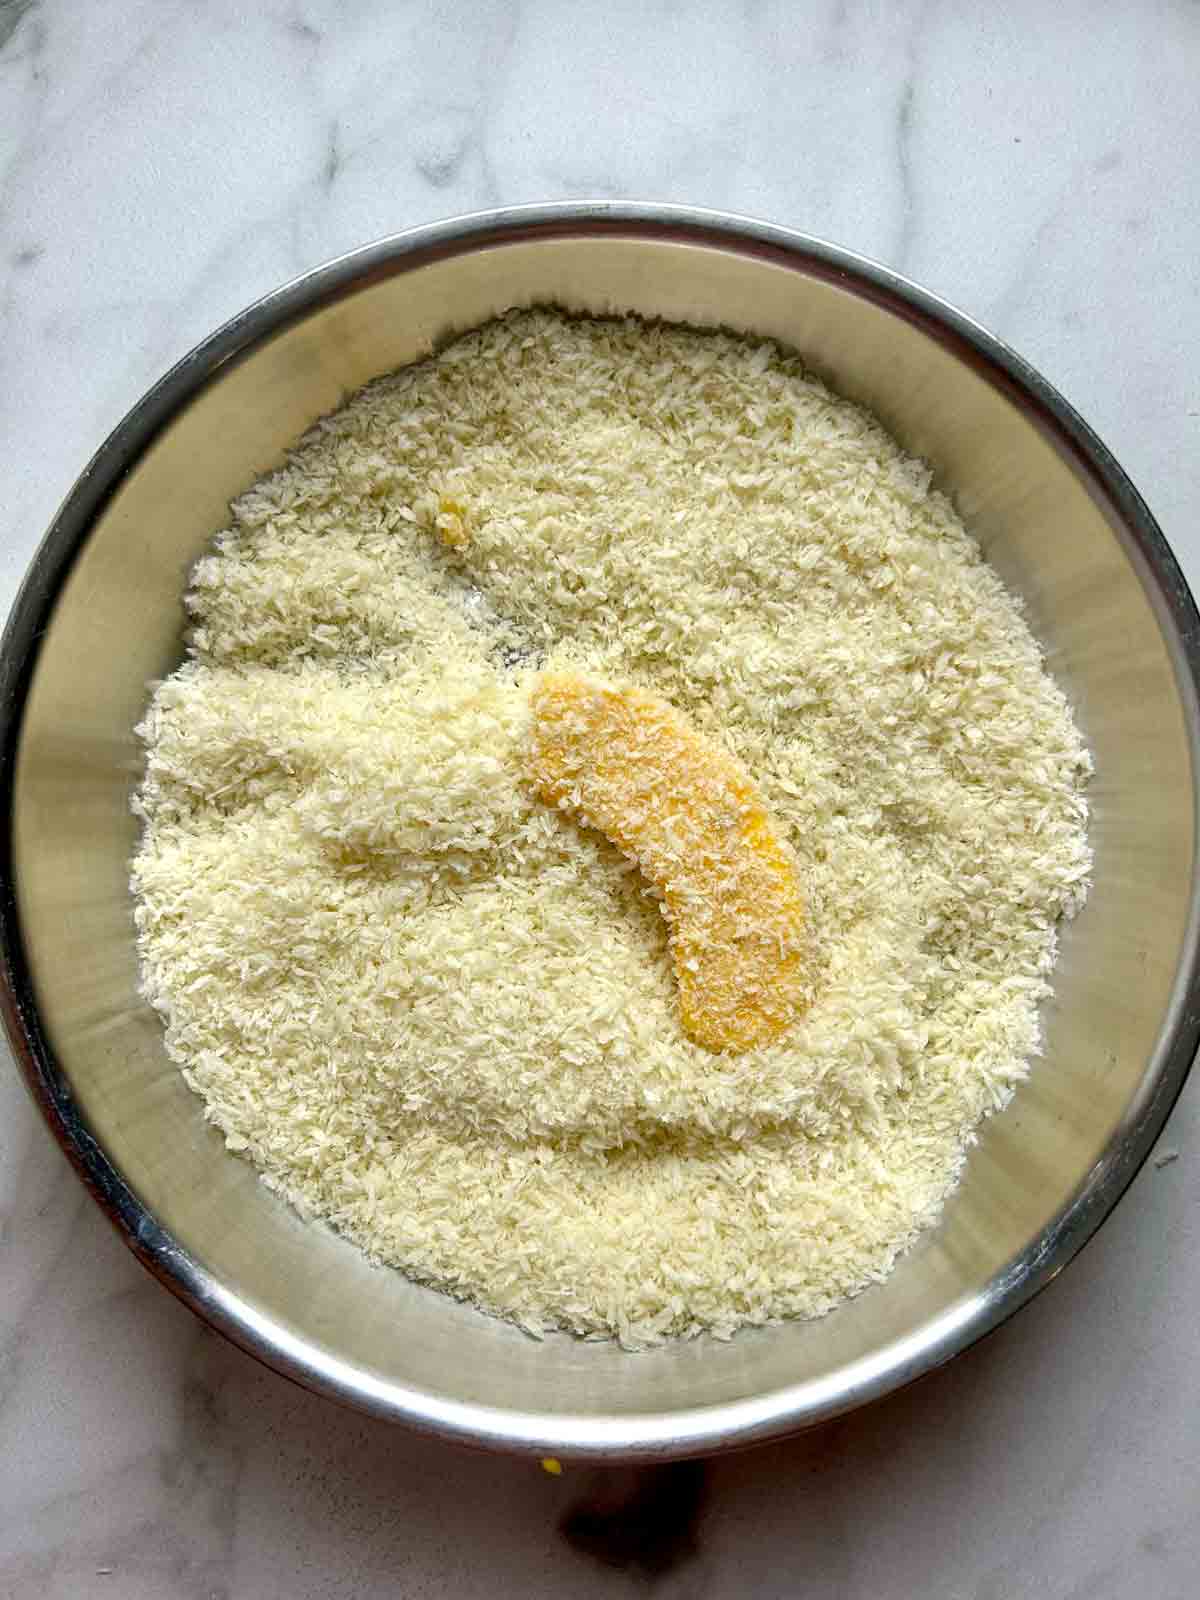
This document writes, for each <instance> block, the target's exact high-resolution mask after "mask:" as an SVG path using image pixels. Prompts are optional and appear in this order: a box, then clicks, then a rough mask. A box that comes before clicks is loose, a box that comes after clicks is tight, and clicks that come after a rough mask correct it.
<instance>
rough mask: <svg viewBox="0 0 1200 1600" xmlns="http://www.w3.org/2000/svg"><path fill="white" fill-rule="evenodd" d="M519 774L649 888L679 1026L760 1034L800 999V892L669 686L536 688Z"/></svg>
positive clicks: (742, 785)
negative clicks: (606, 844) (669, 697)
mask: <svg viewBox="0 0 1200 1600" xmlns="http://www.w3.org/2000/svg"><path fill="white" fill-rule="evenodd" d="M532 707H533V733H532V739H531V743H530V747H529V754H528V769H529V776H530V778H531V779H532V781H533V783H534V785H535V787H536V789H537V791H538V793H539V795H540V796H541V798H542V799H543V800H545V801H547V802H548V803H549V804H551V805H554V806H557V807H558V808H559V809H560V810H562V811H566V812H568V813H570V814H571V815H573V816H575V817H576V818H577V819H578V820H579V821H580V822H581V823H584V824H585V825H586V826H588V827H593V828H598V829H599V830H600V832H601V833H604V834H606V835H607V836H608V838H610V839H611V840H612V841H613V842H614V843H615V844H617V845H618V846H619V847H620V848H621V849H622V850H623V851H624V852H625V853H626V854H627V855H628V856H630V857H632V859H633V860H634V861H635V862H636V863H637V865H638V867H639V868H640V869H641V871H642V873H643V874H644V876H645V877H646V878H647V879H648V880H649V881H650V883H652V884H653V886H654V887H655V889H656V890H657V891H658V894H659V897H660V900H661V903H662V907H663V911H664V914H665V915H666V918H667V921H668V923H669V925H670V930H671V951H672V955H673V958H674V962H675V972H676V977H677V980H678V984H679V1004H680V1016H681V1020H682V1023H683V1027H684V1030H685V1032H686V1033H687V1034H688V1035H689V1036H690V1037H691V1038H692V1039H694V1040H695V1042H696V1043H697V1044H701V1045H704V1046H706V1047H707V1048H708V1049H709V1050H730V1051H739V1050H749V1049H752V1048H754V1047H755V1046H756V1045H765V1044H770V1042H771V1041H772V1040H773V1039H776V1038H778V1037H779V1035H780V1034H781V1033H783V1031H784V1030H785V1029H786V1028H787V1027H788V1026H789V1025H790V1024H791V1022H792V1021H793V1020H794V1019H795V1018H796V1017H797V1016H798V1015H799V1013H800V1012H801V1011H802V1010H803V1009H804V1005H805V986H804V979H805V970H804V954H805V941H804V899H803V896H802V894H801V891H800V884H799V881H798V879H797V875H796V868H795V865H794V863H793V861H792V859H791V857H790V855H789V853H788V851H787V850H786V848H785V847H784V846H783V844H782V843H781V842H780V840H779V839H778V837H777V836H776V833H775V831H774V828H773V826H772V823H771V819H770V817H769V815H768V813H767V810H766V808H765V806H764V805H763V803H762V801H761V800H760V798H759V796H758V793H757V791H756V790H755V788H754V785H753V783H752V782H751V781H750V778H749V776H748V774H747V773H746V771H745V769H744V768H743V767H742V766H741V765H740V764H739V763H738V762H737V761H735V760H734V758H733V757H732V756H730V755H729V754H728V753H727V752H726V751H724V750H723V749H721V748H720V746H718V745H716V744H713V743H712V742H711V741H709V740H708V739H706V738H704V737H703V736H702V735H701V734H700V733H699V732H698V731H697V730H696V729H695V728H693V727H692V725H691V724H690V723H689V722H688V721H687V719H686V718H685V717H683V716H682V715H681V714H680V713H679V712H678V711H676V710H675V708H674V707H673V706H671V705H670V704H668V702H667V701H666V700H663V699H661V698H660V697H659V696H658V695H654V694H649V693H647V692H646V691H645V690H644V689H637V688H630V687H626V688H620V689H617V688H613V687H611V686H610V685H608V684H605V683H602V682H599V681H597V680H594V679H589V678H585V677H582V676H579V675H576V674H574V673H545V674H543V676H542V677H541V678H540V679H539V681H538V683H537V685H536V687H535V688H534V691H533V694H532Z"/></svg>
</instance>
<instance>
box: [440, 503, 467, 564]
mask: <svg viewBox="0 0 1200 1600" xmlns="http://www.w3.org/2000/svg"><path fill="white" fill-rule="evenodd" d="M434 527H435V528H436V529H437V536H438V538H439V539H440V540H441V541H442V543H443V544H444V545H445V546H446V548H447V550H465V549H466V547H467V545H468V544H469V543H470V542H471V535H470V532H469V531H468V528H467V508H466V506H464V505H463V503H462V501H461V500H455V499H453V498H452V497H451V496H450V495H448V494H444V495H441V496H440V497H439V499H438V510H437V516H436V517H435V519H434Z"/></svg>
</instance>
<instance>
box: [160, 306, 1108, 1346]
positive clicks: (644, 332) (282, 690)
mask: <svg viewBox="0 0 1200 1600" xmlns="http://www.w3.org/2000/svg"><path fill="white" fill-rule="evenodd" d="M188 605H189V607H190V611H191V619H192V627H191V632H190V636H189V645H188V657H187V660H186V661H185V663H184V665H183V666H182V667H181V668H180V669H179V671H178V672H176V673H175V674H173V675H172V676H171V677H170V678H169V679H167V680H166V681H165V682H164V683H163V684H162V685H161V686H160V687H159V688H158V689H157V691H156V692H155V694H154V697H153V701H152V703H151V705H150V708H149V711H148V713H147V715H146V718H145V721H144V722H143V724H142V727H141V729H140V732H141V735H142V737H143V738H144V740H145V744H146V772H145V779H144V782H143V784H142V787H141V790H140V794H139V798H138V802H137V804H138V808H139V810H140V812H141V814H142V816H143V818H144V830H143V837H142V840H141V844H140V847H139V850H138V853H137V857H136V860H135V862H134V865H133V886H134V890H135V896H136V918H137V927H138V937H139V944H140V953H141V960H142V970H143V977H144V988H145V993H146V995H147V996H148V997H149V999H150V1001H151V1002H152V1003H153V1004H154V1005H155V1006H156V1007H157V1008H158V1010H159V1011H160V1012H161V1014H162V1017H163V1019H164V1022H165V1027H166V1044H167V1049H168V1051H169V1053H170V1055H171V1056H172V1058H173V1059H174V1060H175V1061H176V1062H178V1063H179V1065H180V1067H181V1068H182V1070H183V1072H184V1075H185V1077H186V1079H187V1081H188V1083H189V1084H190V1085H191V1086H192V1088H193V1089H194V1090H195V1091H196V1093H197V1094H198V1095H200V1096H201V1097H202V1098H203V1100H204V1102H205V1109H206V1114H207V1115H208V1116H209V1117H210V1118H211V1119H212V1121H213V1122H214V1123H215V1124H216V1125H217V1127H218V1128H219V1129H220V1130H221V1131H222V1133H223V1134H224V1136H225V1139H226V1141H227V1143H228V1145H229V1147H230V1149H232V1150H235V1151H238V1152H240V1153H242V1154H244V1155H245V1156H246V1157H248V1158H249V1159H250V1160H251V1161H252V1162H254V1164H255V1165H256V1166H257V1167H258V1169H259V1170H260V1172H261V1174H262V1176H263V1178H264V1181H265V1182H267V1183H268V1184H269V1185H270V1186H271V1187H272V1188H274V1189H275V1190H277V1191H278V1192H279V1193H280V1194H282V1195H284V1196H286V1197H287V1199H288V1200H290V1201H291V1202H292V1203H293V1204H295V1205H296V1206H297V1207H298V1208H300V1209H301V1210H302V1211H303V1212H304V1213H305V1214H306V1215H312V1216H317V1217H321V1218H324V1219H326V1220H327V1221H328V1222H330V1223H332V1224H333V1225H334V1226H335V1227H336V1228H338V1229H340V1230H341V1231H342V1232H343V1233H344V1234H345V1235H346V1236H347V1237H348V1238H349V1239H352V1240H354V1241H355V1242H356V1243H357V1244H358V1245H360V1246H361V1247H362V1249H363V1250H364V1251H366V1252H367V1253H368V1254H369V1255H370V1256H371V1257H372V1258H373V1259H374V1260H376V1261H378V1262H380V1263H388V1264H390V1265H392V1266H395V1267H399V1268H401V1269H402V1270H403V1271H405V1272H406V1273H408V1274H409V1275H411V1276H412V1277H414V1278H416V1279H418V1280H421V1281H424V1282H427V1283H429V1284H432V1285H436V1286H437V1287H439V1288H441V1289H443V1290H446V1291H448V1292H449V1293H451V1294H453V1295H456V1296H459V1297H462V1298H464V1299H470V1300H473V1301H474V1302H476V1303H477V1304H478V1305H479V1306H481V1307H482V1308H484V1309H485V1310H488V1311H490V1312H493V1313H496V1314H498V1315H501V1316H504V1317H507V1318H510V1319H512V1320H513V1321H514V1322H516V1323H517V1324H519V1325H520V1326H521V1327H523V1328H526V1329H527V1330H529V1331H530V1332H531V1333H537V1334H540V1333H542V1332H544V1331H546V1330H549V1329H553V1328H562V1329H570V1330H573V1331H575V1332H577V1333H580V1334H585V1335H591V1336H599V1335H613V1336H616V1337H617V1338H619V1339H621V1340H622V1341H623V1342H625V1343H626V1344H627V1345H630V1346H641V1345H646V1344H651V1343H654V1342H655V1341H657V1340H660V1339H662V1338H664V1337H667V1336H672V1335H691V1334H695V1333H698V1332H700V1331H703V1330H707V1331H710V1332H711V1333H713V1334H716V1335H718V1336H722V1337H725V1336H728V1335H730V1334H732V1333H733V1332H734V1331H735V1330H736V1329H737V1328H738V1327H740V1326H742V1325H744V1324H756V1323H766V1322H769V1321H772V1320H774V1319H777V1318H780V1317H788V1316H798V1317H812V1316H816V1315H819V1314H821V1313H823V1312H825V1311H827V1310H829V1309H830V1308H831V1307H833V1306H835V1305H836V1304H837V1303H838V1302H839V1301H841V1300H843V1299H844V1298H845V1297H846V1296H848V1295H850V1294H853V1293H855V1292H856V1291H858V1290H860V1289H862V1288H863V1287H864V1286H866V1285H867V1284H869V1283H871V1282H873V1281H875V1280H878V1279H880V1278H882V1277H884V1276H885V1275H886V1274H887V1272H888V1271H889V1269H890V1268H891V1266H892V1264H893V1262H894V1261H895V1259H896V1256H897V1254H898V1253H899V1252H900V1251H902V1250H903V1249H905V1247H906V1246H908V1245H909V1244H910V1243H911V1241H912V1240H913V1239H914V1237H915V1236H916V1234H917V1233H918V1232H919V1231H920V1230H921V1229H923V1228H925V1227H927V1226H928V1225H929V1224H930V1223H931V1222H932V1221H933V1220H934V1219H935V1218H936V1216H937V1215H938V1212H939V1210H940V1209H941V1206H942V1204H943V1202H944V1200H945V1198H946V1196H947V1194H948V1193H949V1191H950V1190H951V1189H952V1188H953V1186H954V1184H955V1181H956V1179H957V1177H958V1174H959V1171H960V1168H961V1165H962V1162H963V1159H964V1154H965V1152H966V1150H967V1149H968V1147H969V1145H970V1143H971V1141H972V1139H973V1137H974V1130H975V1129H976V1127H977V1125H978V1123H979V1121H980V1119H981V1118H982V1117H984V1116H985V1115H987V1114H988V1113H990V1112H993V1111H996V1110H997V1109H999V1108H1000V1107H1001V1106H1003V1105H1004V1103H1005V1101H1006V1100H1007V1099H1008V1098H1009V1096H1010V1095H1011V1093H1012V1091H1013V1087H1014V1085H1015V1084H1016V1083H1017V1082H1018V1081H1019V1080H1020V1079H1021V1078H1022V1077H1023V1076H1024V1075H1025V1073H1026V1071H1027V1070H1028V1064H1029V1061H1030V1058H1031V1057H1032V1056H1033V1055H1034V1054H1035V1053H1036V1051H1037V1048H1038V1041H1039V1029H1038V1004H1039V1001H1040V1000H1041V999H1042V998H1043V997H1044V996H1045V995H1046V994H1047V993H1048V980H1049V976H1050V973H1051V968H1052V966H1053V962H1054V957H1055V940H1056V926H1057V923H1058V922H1059V920H1060V918H1062V917H1064V916H1070V915H1071V914H1073V913H1074V912H1075V911H1076V910H1077V909H1078V908H1079V906H1080V905H1081V903H1082V901H1083V898H1084V896H1085V893H1086V889H1087V882H1088V872H1089V865H1090V858H1089V852H1088V844H1087V836H1086V820H1087V812H1086V803H1085V798H1084V787H1085V783H1086V779H1087V776H1088V773H1089V771H1090V761H1089V757H1088V754H1087V751H1086V749H1085V746H1084V744H1083V741H1082V739H1081V737H1080V734H1079V731H1078V729H1077V728H1076V726H1075V724H1074V722H1073V720H1072V716H1071V712H1070V709H1069V707H1068V705H1067V703H1066V701H1065V700H1064V697H1063V695H1062V694H1061V692H1060V691H1059V689H1058V688H1057V687H1056V685H1055V684H1054V682H1053V681H1052V680H1051V678H1050V677H1049V676H1048V674H1047V672H1046V670H1045V667H1044V665H1043V661H1042V656H1041V652H1040V650H1039V648H1038V645H1037V644H1036V642H1035V640H1034V639H1033V637H1032V635H1031V634H1030V632H1029V629H1028V627H1027V626H1026V624H1025V622H1024V620H1023V617H1022V613H1021V609H1020V606H1019V604H1018V602H1017V601H1016V600H1015V599H1014V598H1013V597H1012V596H1011V595H1009V594H1008V593H1007V592H1006V591H1005V589H1004V587H1003V586H1002V584H1001V582H1000V580H999V578H998V577H997V575H996V573H995V572H994V571H993V570H992V569H991V568H990V567H989V566H987V565H986V564H985V562H984V561H983V559H982V557H981V555H980V553H979V550H978V548H977V546H976V545H975V544H974V543H973V541H972V540H971V538H970V537H969V535H968V534H967V532H966V531H965V530H964V528H963V526H962V523H961V522H960V520H959V519H958V517H957V516H956V514H955V512H954V510H953V509H952V507H951V505H950V503H949V501H948V500H947V499H946V498H945V496H944V495H943V494H942V493H940V492H939V491H938V490H937V489H935V488H933V487H932V486H931V482H930V474H929V471H928V469H927V468H926V467H925V466H924V465H923V464H922V463H920V462H919V461H916V460H914V459H912V458H911V457H909V456H907V455H905V454H904V453H903V451H902V450H901V449H900V448H899V447H898V446H897V445H896V443H895V442H894V441H893V440H892V439H891V438H890V437H889V436H888V435H887V433H886V432H885V431H884V430H883V429H882V427H881V426H880V425H879V424H878V423H877V422H876V421H875V420H874V419H873V418H871V417H870V416H869V415H867V414H866V413H865V412H864V411H862V410H861V409H859V408H857V407H855V406H853V405H851V404H849V403H847V402H846V401H844V400H841V399H839V398H838V397H837V396H835V395H834V394H832V393H831V392H830V391H829V390H828V389H827V388H825V387H824V386H822V385H821V384H820V383H818V382H817V381H815V380H814V379H813V378H811V377H810V376H808V375H807V374H806V373H805V371H804V369H803V367H802V365H801V363H800V361H799V360H798V359H797V358H796V357H795V356H793V355H791V354H788V353H786V352H784V351H782V350H780V349H779V348H778V347H776V346H775V345H773V344H770V343H765V342H761V341H757V340H753V339H748V338H747V339H743V338H739V337H735V336H733V335H729V334H724V333H715V332H707V331H702V330H696V329H689V328H681V327H675V326H667V325H658V324H647V323H645V322H641V321H638V320H636V319H633V318H626V319H620V320H572V319H569V318H567V317H564V316H562V315H559V314H558V313H556V312H551V311H533V312H521V313H513V314H510V315H508V316H506V317H504V318H502V319H500V320H498V321H495V322H492V323H490V324H488V325H487V326H485V327H483V328H480V329H479V330H477V331H476V332H474V333H471V334H469V335H467V336H465V337H463V338H461V339H459V340H457V341H456V342H455V343H453V344H451V345H450V346H449V347H447V348H446V349H444V350H443V351H441V353H440V354H438V355H437V356H436V357H434V358H432V359H430V360H428V361H425V362H423V363H421V364H419V365H415V366H412V367H409V368H406V369H404V370H402V371H400V372H398V373H396V374H394V375H393V376H391V377H387V378H384V379H381V380H380V381H378V382H376V383H373V384H371V385H369V386H368V387H367V388H366V389H364V390H362V391H361V392H360V393H359V394H357V395H355V396H354V397H353V398H352V399H351V400H350V401H349V402H348V403H347V404H346V405H345V406H344V407H343V408H342V409H341V410H340V411H338V412H337V413H335V414H334V415H332V416H329V417H326V418H324V419H323V420H322V421H320V422H319V423H317V424H316V426H315V427H314V428H313V429H312V430H311V432H310V433H309V434H308V435H306V437H305V438H304V439H303V440H302V441H301V442H300V443H299V445H298V446H297V448H296V450H295V452H294V453H293V454H292V455H291V457H290V458H289V460H288V462H287V463H286V465H284V466H283V467H282V468H281V469H280V470H279V471H277V472H275V473H273V474H271V475H270V476H268V477H266V478H264V479H263V480H262V481H261V482H259V483H257V484H255V485H254V486H253V487H252V488H250V489H249V490H248V491H247V492H246V493H245V494H244V495H243V496H242V497H241V498H240V499H239V500H238V501H237V502H236V504H235V505H234V507H233V508H232V520H231V523H230V526H229V527H228V529H226V531H225V532H223V533H221V534H220V535H219V537H218V538H217V540H216V544H215V546H214V548H213V550H212V551H211V553H210V554H208V555H206V556H205V557H204V558H203V559H202V560H201V561H200V562H199V563H198V565H197V566H196V568H195V571H194V574H193V578H192V584H191V589H190V592H189V595H188ZM543 673H546V674H550V675H551V676H553V675H555V674H559V675H561V674H568V675H569V674H575V675H582V676H584V677H590V678H593V679H596V680H603V681H607V682H609V683H613V684H621V685H631V686H633V687H634V688H636V689H639V690H641V691H644V692H645V693H646V694H648V695H651V696H656V697H659V698H660V699H661V700H662V701H666V702H669V704H670V705H671V706H673V707H675V708H676V710H677V711H678V713H679V714H680V716H681V717H683V718H686V719H687V722H688V724H689V725H690V726H691V727H692V728H694V729H695V730H696V732H697V736H698V737H700V738H703V739H705V740H707V741H710V742H711V743H712V745H714V746H719V747H720V748H722V749H723V750H726V751H728V752H729V754H730V757H731V758H732V759H734V760H736V762H737V764H738V766H739V769H741V770H744V771H745V773H746V774H748V777H749V780H750V781H752V783H753V785H754V787H755V791H756V793H757V794H758V795H759V796H760V797H761V801H762V804H763V805H764V807H765V808H766V810H767V812H768V813H769V815H770V818H771V820H772V825H773V827H774V828H775V829H776V830H777V831H778V836H779V840H780V844H781V847H782V848H783V849H785V850H786V852H787V856H788V860H789V861H791V862H793V863H794V870H795V872H796V874H797V877H798V883H799V886H800V888H801V889H802V892H803V899H804V902H805V909H806V912H807V918H806V929H805V937H806V940H807V954H806V963H807V964H806V983H807V984H808V989H809V994H810V997H811V1004H810V1005H809V1006H808V1009H807V1010H806V1011H805V1012H804V1013H803V1014H802V1015H797V1016H796V1017H795V1020H793V1021H792V1022H791V1025H790V1026H788V1027H786V1028H785V1029H784V1030H782V1031H781V1032H779V1033H778V1036H777V1037H775V1038H773V1039H772V1040H771V1041H770V1042H767V1043H761V1044H759V1045H757V1046H756V1047H754V1048H750V1049H746V1050H745V1051H743V1052H740V1053H737V1052H734V1051H729V1050H726V1051H719V1052H716V1053H714V1052H713V1051H712V1050H710V1049H707V1048H705V1047H704V1046H703V1045H701V1044H698V1043H696V1042H695V1041H694V1040H693V1039H691V1038H689V1037H688V1035H687V1033H686V1032H685V1031H684V1030H683V1028H682V1027H681V1026H680V1016H679V1009H678V994H677V989H676V981H675V972H674V968H673V964H672V954H671V948H670V941H669V930H668V926H667V923H666V921H665V920H664V917H663V915H662V914H661V912H660V910H659V908H658V904H657V901H656V898H655V891H654V886H653V884H648V883H647V882H646V880H645V878H644V877H643V875H642V874H640V873H639V872H638V871H637V870H636V868H635V867H634V865H633V864H632V863H631V862H630V860H629V859H628V858H627V857H626V856H625V855H624V854H622V852H621V850H620V849H618V848H617V846H616V845H615V844H614V843H613V842H612V841H610V840H609V839H606V838H605V837H604V836H603V835H602V834H600V833H598V832H593V831H590V830H589V829H587V828H586V827H581V826H580V825H579V824H578V822H577V821H576V820H575V819H574V818H573V817H572V816H571V815H569V814H562V813H560V812H559V810H558V809H557V808H556V807H554V806H551V805H548V804H546V803H545V801H544V799H543V798H542V797H541V796H540V795H539V794H538V792H537V790H536V786H535V785H534V784H533V783H531V782H530V781H529V774H528V772H527V770H526V764H527V761H528V756H529V748H530V746H529V740H530V737H531V709H530V707H531V696H532V695H533V694H534V693H535V692H536V685H537V683H538V682H539V681H543V680H542V679H541V674H543ZM1046 1070H1050V1069H1049V1066H1047V1069H1046Z"/></svg>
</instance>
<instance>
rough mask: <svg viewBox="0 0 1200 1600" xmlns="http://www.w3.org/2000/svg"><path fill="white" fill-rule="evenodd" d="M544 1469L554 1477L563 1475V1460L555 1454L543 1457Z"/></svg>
mask: <svg viewBox="0 0 1200 1600" xmlns="http://www.w3.org/2000/svg"><path fill="white" fill-rule="evenodd" d="M542 1471H543V1472H548V1473H549V1474H550V1476H551V1477H552V1478H561V1477H562V1462H561V1461H559V1460H557V1459H556V1458H555V1457H554V1456H543V1457H542Z"/></svg>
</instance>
